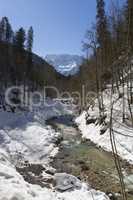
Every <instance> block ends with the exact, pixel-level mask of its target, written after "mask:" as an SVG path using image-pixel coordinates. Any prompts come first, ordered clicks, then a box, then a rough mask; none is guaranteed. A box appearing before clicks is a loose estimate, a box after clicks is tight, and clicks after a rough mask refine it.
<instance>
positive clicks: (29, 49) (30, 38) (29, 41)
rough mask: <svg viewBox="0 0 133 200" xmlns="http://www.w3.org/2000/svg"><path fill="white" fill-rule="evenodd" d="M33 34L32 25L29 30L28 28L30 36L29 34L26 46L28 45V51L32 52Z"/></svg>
mask: <svg viewBox="0 0 133 200" xmlns="http://www.w3.org/2000/svg"><path fill="white" fill-rule="evenodd" d="M33 35H34V33H33V28H32V26H31V27H30V28H29V30H28V36H27V45H26V47H27V51H28V52H32V48H33Z"/></svg>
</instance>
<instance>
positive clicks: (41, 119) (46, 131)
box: [0, 104, 108, 200]
mask: <svg viewBox="0 0 133 200" xmlns="http://www.w3.org/2000/svg"><path fill="white" fill-rule="evenodd" d="M65 113H67V114H68V113H69V111H68V109H66V107H65V108H63V107H62V105H61V104H57V105H56V106H50V107H42V108H41V109H40V111H39V110H37V109H36V111H35V110H34V111H32V112H26V111H25V112H17V113H11V112H3V111H1V112H0V200H44V199H45V200H81V199H84V200H93V199H95V200H108V197H107V196H106V195H105V194H104V193H102V192H100V191H96V190H94V189H91V188H88V187H87V185H86V184H85V183H82V182H80V181H79V183H78V184H80V187H79V188H75V189H73V190H72V191H66V192H62V193H61V192H59V191H58V190H56V188H54V186H51V188H49V189H48V188H46V187H44V188H42V187H41V186H39V185H32V184H30V183H28V182H26V181H25V180H24V178H23V177H22V176H21V175H20V174H19V173H18V172H17V170H16V166H17V167H21V165H22V162H24V163H25V161H28V162H29V163H34V164H43V166H45V167H48V168H50V161H51V159H52V158H53V156H55V155H56V153H57V152H58V147H57V145H56V142H57V140H58V138H59V137H60V133H57V132H55V131H54V130H53V129H52V128H51V127H50V126H46V125H45V120H46V119H48V118H50V117H52V116H58V115H61V114H65ZM43 176H46V174H44V175H43ZM57 176H58V175H57ZM67 176H68V175H67ZM53 178H55V177H53ZM72 179H73V178H72ZM55 180H57V178H55ZM74 180H75V178H74ZM76 180H77V179H76ZM63 184H64V185H65V186H67V185H68V184H70V183H69V180H68V179H64V181H63Z"/></svg>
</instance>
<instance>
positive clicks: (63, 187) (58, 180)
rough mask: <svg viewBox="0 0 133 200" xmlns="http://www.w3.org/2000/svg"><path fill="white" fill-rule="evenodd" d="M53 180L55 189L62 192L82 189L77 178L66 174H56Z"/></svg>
mask: <svg viewBox="0 0 133 200" xmlns="http://www.w3.org/2000/svg"><path fill="white" fill-rule="evenodd" d="M54 179H55V188H56V189H57V190H59V191H62V192H64V191H67V190H74V189H81V188H82V183H81V181H80V180H79V179H78V178H76V177H75V176H72V175H69V174H66V173H57V174H55V176H54Z"/></svg>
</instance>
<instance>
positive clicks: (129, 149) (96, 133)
mask: <svg viewBox="0 0 133 200" xmlns="http://www.w3.org/2000/svg"><path fill="white" fill-rule="evenodd" d="M125 90H126V89H125ZM125 92H126V91H125ZM113 100H114V102H115V103H114V113H113V129H114V133H115V140H116V144H117V150H118V154H119V155H120V156H121V157H122V158H123V159H126V160H127V161H128V162H130V163H131V164H133V128H131V127H130V126H128V125H126V124H124V123H122V109H123V108H122V101H123V100H122V98H120V99H118V96H117V94H114V96H113ZM104 106H105V114H106V115H107V118H106V123H107V124H109V119H110V90H109V89H108V90H105V92H104ZM125 111H126V115H127V116H129V111H128V105H127V102H126V101H125ZM87 114H89V118H94V117H95V118H97V119H98V103H97V101H96V102H95V107H94V110H91V109H89V110H88V111H87V112H86V111H84V112H83V113H82V114H81V115H80V116H79V117H78V118H77V119H76V123H77V124H78V127H79V129H80V130H81V133H82V136H83V138H87V139H90V140H91V141H92V142H94V143H95V144H97V145H98V146H101V147H102V148H103V149H105V150H106V151H110V152H111V151H112V148H111V142H110V134H109V128H107V130H106V131H105V133H104V134H103V135H101V134H100V133H101V130H102V129H103V128H104V125H99V124H98V123H97V122H96V123H90V124H87V123H86V115H87ZM126 135H128V137H127V136H126Z"/></svg>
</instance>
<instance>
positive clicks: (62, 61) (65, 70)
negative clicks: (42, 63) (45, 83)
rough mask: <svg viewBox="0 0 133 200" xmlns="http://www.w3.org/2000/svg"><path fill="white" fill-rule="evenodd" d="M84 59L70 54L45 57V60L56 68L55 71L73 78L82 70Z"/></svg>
mask: <svg viewBox="0 0 133 200" xmlns="http://www.w3.org/2000/svg"><path fill="white" fill-rule="evenodd" d="M82 59H83V58H82V57H81V56H78V55H69V54H59V55H56V54H53V55H52V54H51V55H47V56H46V57H45V60H46V61H47V62H48V63H49V64H51V65H52V66H54V68H55V70H56V71H57V72H59V73H60V74H62V75H64V76H73V75H75V74H77V73H78V72H79V70H80V65H81V63H82Z"/></svg>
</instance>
